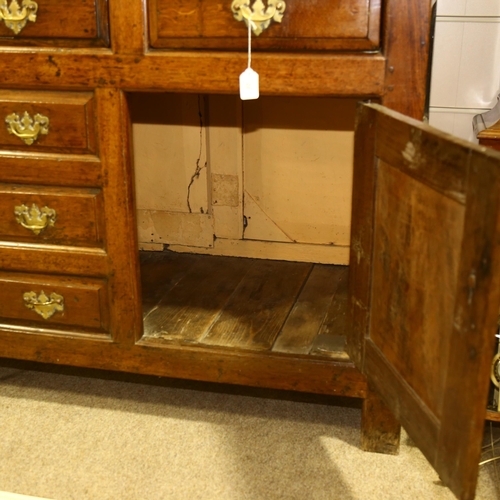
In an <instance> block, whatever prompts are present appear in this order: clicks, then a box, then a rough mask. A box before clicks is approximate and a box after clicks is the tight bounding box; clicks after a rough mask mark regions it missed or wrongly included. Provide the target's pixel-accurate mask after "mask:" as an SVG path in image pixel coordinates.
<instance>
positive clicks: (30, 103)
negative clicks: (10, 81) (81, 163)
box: [0, 90, 96, 154]
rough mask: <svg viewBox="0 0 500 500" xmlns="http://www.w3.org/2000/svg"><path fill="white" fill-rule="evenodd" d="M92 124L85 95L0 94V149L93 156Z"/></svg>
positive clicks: (91, 109)
mask: <svg viewBox="0 0 500 500" xmlns="http://www.w3.org/2000/svg"><path fill="white" fill-rule="evenodd" d="M94 121H95V119H94V99H93V94H91V93H88V92H85V93H77V92H29V91H9V90H2V91H0V148H4V149H6V148H8V149H10V150H12V149H14V150H16V151H40V152H58V153H74V154H86V153H87V154H91V153H95V151H96V138H95V123H94Z"/></svg>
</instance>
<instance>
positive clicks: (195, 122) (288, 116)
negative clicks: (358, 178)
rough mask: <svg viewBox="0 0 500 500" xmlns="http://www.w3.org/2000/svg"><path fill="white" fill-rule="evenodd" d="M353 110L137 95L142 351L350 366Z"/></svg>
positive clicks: (296, 101)
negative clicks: (149, 347) (207, 352)
mask: <svg viewBox="0 0 500 500" xmlns="http://www.w3.org/2000/svg"><path fill="white" fill-rule="evenodd" d="M355 105H356V100H355V99H348V100H346V99H341V100H340V99H333V98H281V97H265V98H261V99H260V100H259V101H258V102H257V101H255V102H245V103H242V102H241V101H240V100H239V98H238V97H237V96H232V95H227V96H218V95H189V94H175V95H174V94H130V95H129V106H130V111H131V119H132V130H133V147H134V179H135V193H136V213H137V231H138V240H139V249H140V259H139V260H140V264H141V284H142V298H143V322H144V332H143V337H142V340H141V342H146V343H153V344H155V345H159V344H168V345H190V346H193V345H197V346H202V347H214V348H230V349H232V350H235V349H236V350H240V349H241V350H250V351H259V352H262V353H265V352H269V353H273V354H279V353H289V354H294V355H311V356H323V357H325V356H326V357H330V358H332V357H333V358H335V359H338V360H348V356H347V354H346V353H345V341H346V338H345V333H346V332H345V330H346V329H345V312H346V306H347V275H348V266H347V264H348V251H349V238H350V211H351V192H352V161H353V159H352V157H353V136H354V132H353V129H354V112H355Z"/></svg>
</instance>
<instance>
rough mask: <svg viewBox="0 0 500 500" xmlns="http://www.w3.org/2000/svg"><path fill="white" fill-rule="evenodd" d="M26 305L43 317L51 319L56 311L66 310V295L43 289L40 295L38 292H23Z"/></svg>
mask: <svg viewBox="0 0 500 500" xmlns="http://www.w3.org/2000/svg"><path fill="white" fill-rule="evenodd" d="M23 299H24V305H25V306H26V307H27V308H28V309H33V310H34V311H35V312H36V313H37V314H39V315H40V316H41V317H42V318H43V319H49V318H50V317H52V316H53V315H54V314H55V313H56V312H58V311H59V312H63V311H64V297H63V296H62V295H59V294H57V293H51V294H50V295H48V296H47V294H46V293H45V292H44V291H43V290H42V291H41V292H40V294H39V295H37V294H36V292H26V293H24V294H23Z"/></svg>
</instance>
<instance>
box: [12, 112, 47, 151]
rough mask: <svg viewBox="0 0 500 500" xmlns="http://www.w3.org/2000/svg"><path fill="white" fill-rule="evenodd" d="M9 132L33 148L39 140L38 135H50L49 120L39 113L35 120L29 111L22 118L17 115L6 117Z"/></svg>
mask: <svg viewBox="0 0 500 500" xmlns="http://www.w3.org/2000/svg"><path fill="white" fill-rule="evenodd" d="M5 123H6V125H7V131H8V132H9V134H14V135H17V137H19V139H21V140H22V141H24V142H25V143H26V144H27V145H28V146H31V145H32V144H33V143H34V142H35V141H36V140H37V139H38V134H42V135H47V134H48V133H49V119H48V118H47V117H46V116H43V115H41V114H40V113H37V114H36V115H35V116H34V117H33V118H31V116H30V115H29V113H28V112H27V111H25V112H24V114H23V117H22V118H20V117H19V115H18V114H17V113H12V114H11V115H8V116H6V117H5Z"/></svg>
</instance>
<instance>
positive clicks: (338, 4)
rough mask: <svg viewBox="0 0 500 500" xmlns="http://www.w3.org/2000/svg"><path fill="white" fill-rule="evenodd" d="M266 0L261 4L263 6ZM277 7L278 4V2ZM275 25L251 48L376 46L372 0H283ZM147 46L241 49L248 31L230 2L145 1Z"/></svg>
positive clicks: (376, 26) (376, 5) (376, 19)
mask: <svg viewBox="0 0 500 500" xmlns="http://www.w3.org/2000/svg"><path fill="white" fill-rule="evenodd" d="M268 3H269V1H267V2H266V1H264V5H265V6H267V4H268ZM281 3H282V2H281ZM285 4H286V7H285V10H284V12H283V18H282V21H281V23H277V22H274V21H271V25H270V26H269V27H268V28H267V29H266V30H264V31H263V32H262V34H260V35H259V36H258V37H255V36H254V37H252V47H253V48H254V49H268V50H303V49H307V50H370V49H371V50H373V49H375V48H377V47H378V45H379V29H380V2H379V1H377V0H316V1H314V2H307V1H304V0H285ZM148 8H149V12H148V16H149V32H150V43H151V46H152V47H156V48H185V49H187V48H205V49H227V50H235V49H238V50H241V49H246V47H247V38H248V31H247V27H246V25H245V24H244V22H243V21H241V22H238V21H237V20H236V19H235V18H234V16H233V12H232V10H231V1H222V0H148Z"/></svg>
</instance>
